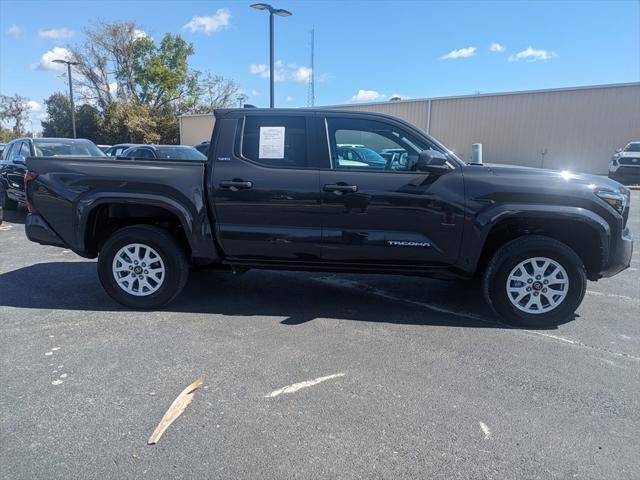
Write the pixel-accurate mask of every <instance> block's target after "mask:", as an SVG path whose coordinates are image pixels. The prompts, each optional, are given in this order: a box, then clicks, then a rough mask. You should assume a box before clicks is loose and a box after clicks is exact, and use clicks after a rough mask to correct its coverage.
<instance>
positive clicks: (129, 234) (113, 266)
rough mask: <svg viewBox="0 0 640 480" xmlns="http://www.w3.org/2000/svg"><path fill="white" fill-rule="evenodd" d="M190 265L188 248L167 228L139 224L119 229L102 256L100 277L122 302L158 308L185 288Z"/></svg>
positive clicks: (99, 266) (103, 285)
mask: <svg viewBox="0 0 640 480" xmlns="http://www.w3.org/2000/svg"><path fill="white" fill-rule="evenodd" d="M188 276H189V266H188V263H187V258H186V256H185V253H184V250H183V249H182V247H181V246H180V244H179V243H178V241H177V240H176V239H175V238H174V237H173V236H171V235H170V234H169V233H168V232H167V231H166V230H163V229H161V228H158V227H154V226H150V225H135V226H131V227H126V228H123V229H121V230H118V231H117V232H115V233H114V234H113V235H111V236H110V237H109V239H108V240H107V241H106V242H105V244H104V247H103V248H102V250H101V251H100V255H99V257H98V277H99V278H100V283H102V287H103V288H104V289H105V291H106V292H107V293H108V294H109V295H110V296H111V298H113V299H114V300H115V301H117V302H118V303H121V304H122V305H124V306H126V307H129V308H135V309H152V308H158V307H161V306H163V305H166V304H167V303H169V302H171V301H172V300H173V299H174V298H175V297H177V296H178V294H179V293H180V292H181V291H182V289H183V288H184V286H185V284H186V282H187V278H188Z"/></svg>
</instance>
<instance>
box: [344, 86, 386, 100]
mask: <svg viewBox="0 0 640 480" xmlns="http://www.w3.org/2000/svg"><path fill="white" fill-rule="evenodd" d="M384 97H386V95H385V94H384V93H380V92H376V91H375V90H362V89H360V90H358V93H356V94H355V95H354V96H353V97H351V101H352V102H372V101H374V100H380V99H382V98H384Z"/></svg>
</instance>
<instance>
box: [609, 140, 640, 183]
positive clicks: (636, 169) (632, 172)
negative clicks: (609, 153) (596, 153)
mask: <svg viewBox="0 0 640 480" xmlns="http://www.w3.org/2000/svg"><path fill="white" fill-rule="evenodd" d="M609 178H611V179H613V180H616V181H618V182H620V183H626V184H637V183H640V141H635V142H629V143H628V144H627V146H626V147H624V148H619V149H618V150H617V151H616V153H615V154H614V155H613V157H611V163H610V164H609Z"/></svg>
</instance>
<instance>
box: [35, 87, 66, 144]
mask: <svg viewBox="0 0 640 480" xmlns="http://www.w3.org/2000/svg"><path fill="white" fill-rule="evenodd" d="M44 104H45V105H46V107H47V117H48V118H47V120H43V121H42V122H41V123H42V136H43V137H63V138H71V137H72V135H73V129H72V127H71V102H70V101H69V97H67V96H66V95H64V94H62V93H60V92H57V93H54V94H52V95H50V96H49V98H47V99H46V100H45V101H44Z"/></svg>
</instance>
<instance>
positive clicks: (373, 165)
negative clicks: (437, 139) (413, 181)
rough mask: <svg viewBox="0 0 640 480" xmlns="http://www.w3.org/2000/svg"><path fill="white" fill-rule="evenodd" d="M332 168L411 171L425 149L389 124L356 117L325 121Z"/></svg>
mask: <svg viewBox="0 0 640 480" xmlns="http://www.w3.org/2000/svg"><path fill="white" fill-rule="evenodd" d="M327 128H328V134H329V143H330V148H331V165H332V167H333V168H340V169H365V170H394V171H411V170H414V169H415V165H416V162H417V160H418V154H419V153H420V152H421V151H422V150H424V149H426V148H427V146H426V145H423V144H422V142H421V141H419V140H417V139H415V138H414V137H413V136H412V135H409V134H407V133H406V132H404V131H403V130H401V129H399V128H396V127H395V126H393V125H391V124H387V123H384V122H378V121H375V120H361V119H357V118H328V119H327Z"/></svg>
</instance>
